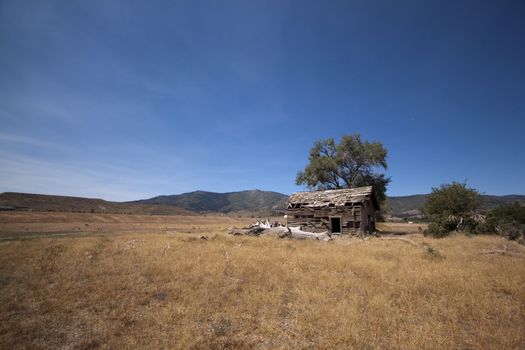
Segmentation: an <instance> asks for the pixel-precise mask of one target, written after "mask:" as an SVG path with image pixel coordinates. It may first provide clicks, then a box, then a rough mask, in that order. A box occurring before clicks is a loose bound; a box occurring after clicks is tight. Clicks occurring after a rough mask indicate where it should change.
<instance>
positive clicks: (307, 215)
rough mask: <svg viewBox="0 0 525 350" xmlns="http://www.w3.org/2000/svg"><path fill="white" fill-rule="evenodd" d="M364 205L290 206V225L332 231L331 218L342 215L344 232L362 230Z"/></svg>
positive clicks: (350, 232)
mask: <svg viewBox="0 0 525 350" xmlns="http://www.w3.org/2000/svg"><path fill="white" fill-rule="evenodd" d="M361 213H362V205H361V203H359V204H357V205H354V206H343V207H323V208H289V209H287V211H286V214H287V223H288V225H289V226H301V228H302V229H303V230H305V231H311V232H324V231H329V232H331V231H332V227H331V222H330V218H331V217H340V218H341V226H342V230H341V233H342V234H347V233H348V234H352V233H357V232H360V230H361V229H362V214H361Z"/></svg>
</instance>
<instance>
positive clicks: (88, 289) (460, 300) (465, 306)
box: [0, 231, 525, 349]
mask: <svg viewBox="0 0 525 350" xmlns="http://www.w3.org/2000/svg"><path fill="white" fill-rule="evenodd" d="M201 234H206V235H208V237H209V239H208V240H204V239H200V238H199V236H200V234H192V233H187V234H182V233H178V234H170V233H158V234H155V233H150V234H121V235H111V234H107V235H102V236H81V237H77V238H71V237H66V238H35V239H30V240H15V241H4V242H0V348H3V349H50V348H62V349H91V348H93V349H99V348H100V349H109V348H111V349H121V348H154V349H157V348H184V349H188V348H189V349H210V348H211V349H221V348H236V349H239V348H240V349H243V348H246V349H248V348H255V349H290V348H298V349H320V348H356V349H523V348H525V333H524V330H525V264H524V261H525V260H524V259H523V258H521V257H512V256H502V255H482V254H480V252H481V251H482V250H484V249H501V246H502V244H503V243H504V244H506V245H507V246H508V249H509V251H514V252H519V253H525V247H522V246H519V245H517V244H515V243H513V242H507V241H502V240H501V239H500V238H498V237H490V236H486V237H475V238H467V237H464V236H458V237H451V238H447V239H441V240H436V239H430V238H424V237H422V236H421V235H417V234H414V235H411V236H410V237H409V240H406V241H403V240H383V239H377V238H371V239H369V240H367V241H362V240H357V239H353V240H350V239H344V240H343V239H342V240H338V241H334V242H328V243H325V242H316V241H291V240H280V239H278V238H275V237H259V238H257V237H233V236H227V235H225V234H223V233H221V232H219V231H217V232H216V233H214V232H211V233H210V232H209V233H206V232H202V233H201Z"/></svg>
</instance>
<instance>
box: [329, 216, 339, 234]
mask: <svg viewBox="0 0 525 350" xmlns="http://www.w3.org/2000/svg"><path fill="white" fill-rule="evenodd" d="M330 224H331V225H332V233H341V218H330Z"/></svg>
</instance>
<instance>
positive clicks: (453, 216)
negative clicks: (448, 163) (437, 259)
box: [422, 182, 483, 237]
mask: <svg viewBox="0 0 525 350" xmlns="http://www.w3.org/2000/svg"><path fill="white" fill-rule="evenodd" d="M482 201H483V198H482V197H481V195H480V194H479V192H478V191H476V190H475V189H473V188H469V187H467V184H466V183H460V182H452V183H450V184H445V185H441V186H439V187H435V188H432V193H430V195H429V196H428V200H427V202H426V203H425V205H424V206H423V208H422V211H423V214H425V217H426V219H427V220H428V221H429V223H430V224H429V226H428V228H427V230H426V233H428V234H431V235H433V236H435V237H444V236H446V235H448V234H449V233H450V232H451V231H453V230H456V231H471V232H474V230H475V229H476V226H477V225H478V224H479V222H478V221H476V220H475V218H476V216H475V214H476V211H477V210H478V209H479V208H480V206H481V204H482Z"/></svg>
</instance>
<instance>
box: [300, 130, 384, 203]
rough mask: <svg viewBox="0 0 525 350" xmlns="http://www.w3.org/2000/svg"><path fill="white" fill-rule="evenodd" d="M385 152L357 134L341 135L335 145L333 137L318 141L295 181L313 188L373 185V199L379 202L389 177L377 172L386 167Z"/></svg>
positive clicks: (381, 200) (380, 145)
mask: <svg viewBox="0 0 525 350" xmlns="http://www.w3.org/2000/svg"><path fill="white" fill-rule="evenodd" d="M387 154H388V152H387V150H386V148H385V147H383V145H382V144H381V143H379V142H369V141H364V140H362V139H361V135H360V134H353V135H344V136H343V137H342V138H341V142H339V144H337V143H336V142H335V140H334V139H333V138H328V139H326V140H319V141H316V142H315V143H314V146H313V147H312V148H311V149H310V155H309V157H308V160H309V163H308V165H307V166H306V167H305V168H304V170H302V171H299V173H298V174H297V178H296V183H297V184H298V185H306V186H307V187H308V188H310V189H316V190H326V189H339V188H347V187H360V186H374V191H375V193H376V196H377V199H378V200H379V201H380V202H383V201H384V200H385V198H386V195H385V193H386V187H387V185H388V184H389V182H390V178H388V177H386V176H385V174H383V173H381V172H380V171H381V170H382V169H383V170H386V169H387V163H386V157H387Z"/></svg>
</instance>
